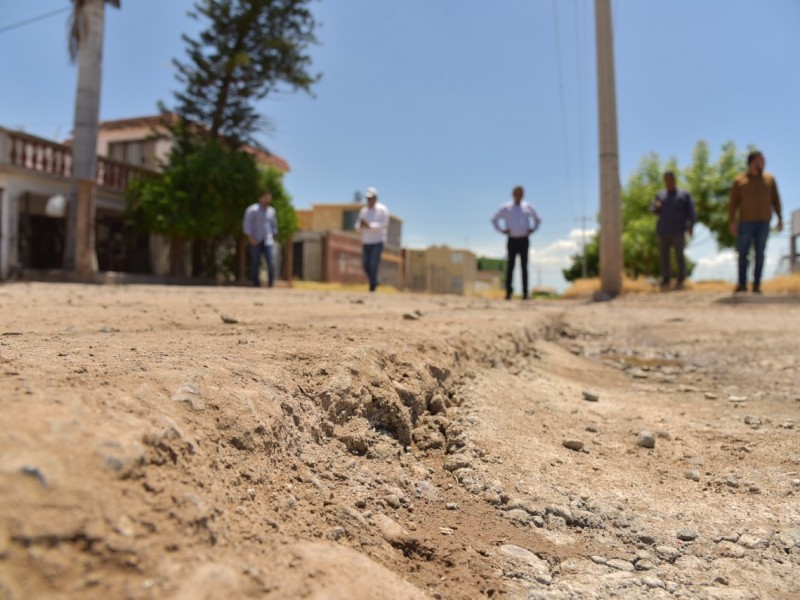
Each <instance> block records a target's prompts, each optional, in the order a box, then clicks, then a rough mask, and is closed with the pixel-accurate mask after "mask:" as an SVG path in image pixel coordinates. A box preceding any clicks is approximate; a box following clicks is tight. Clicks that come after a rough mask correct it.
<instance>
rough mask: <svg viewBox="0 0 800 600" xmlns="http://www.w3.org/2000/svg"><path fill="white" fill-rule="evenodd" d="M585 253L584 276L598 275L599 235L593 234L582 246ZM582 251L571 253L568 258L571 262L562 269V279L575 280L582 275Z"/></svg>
mask: <svg viewBox="0 0 800 600" xmlns="http://www.w3.org/2000/svg"><path fill="white" fill-rule="evenodd" d="M584 253H585V255H586V276H587V277H598V276H599V275H600V236H599V235H597V234H595V235H593V236H592V238H591V239H590V240H588V241H587V242H586V247H585V248H584ZM584 253H579V254H573V255H572V257H571V258H570V260H571V261H572V264H571V265H570V266H569V267H567V268H566V269H562V270H561V272H562V273H563V274H564V279H566V280H567V281H575V280H576V279H580V278H581V277H583V256H584Z"/></svg>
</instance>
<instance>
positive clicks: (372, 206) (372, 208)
mask: <svg viewBox="0 0 800 600" xmlns="http://www.w3.org/2000/svg"><path fill="white" fill-rule="evenodd" d="M366 198H367V205H366V206H362V207H361V210H360V211H358V221H357V222H356V227H358V229H359V230H361V243H362V244H363V246H362V248H363V254H362V260H363V265H364V272H365V273H366V274H367V279H368V280H369V291H370V292H374V291H375V288H377V287H378V267H380V264H381V253H382V252H383V244H384V243H385V242H386V234H387V232H388V231H389V209H387V208H386V206H384V205H383V204H381V203H380V202H378V191H377V190H376V189H375V188H374V187H371V188H368V189H367V193H366Z"/></svg>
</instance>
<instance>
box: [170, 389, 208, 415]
mask: <svg viewBox="0 0 800 600" xmlns="http://www.w3.org/2000/svg"><path fill="white" fill-rule="evenodd" d="M172 401H173V402H185V403H186V404H188V405H189V406H190V407H191V408H192V410H196V411H201V410H203V409H204V408H205V407H206V403H205V402H204V401H203V394H202V392H201V390H200V385H199V384H198V383H195V382H186V383H184V384H183V385H181V386H180V387H179V388H178V389H177V390H175V393H174V394H172Z"/></svg>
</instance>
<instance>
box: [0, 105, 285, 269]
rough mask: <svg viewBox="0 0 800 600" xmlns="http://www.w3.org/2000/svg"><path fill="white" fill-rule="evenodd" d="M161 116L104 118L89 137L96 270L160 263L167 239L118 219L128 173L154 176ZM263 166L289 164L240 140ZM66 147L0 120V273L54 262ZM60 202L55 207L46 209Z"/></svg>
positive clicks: (61, 237) (61, 228)
mask: <svg viewBox="0 0 800 600" xmlns="http://www.w3.org/2000/svg"><path fill="white" fill-rule="evenodd" d="M165 133H166V132H165V130H164V129H163V127H161V116H160V115H155V116H147V117H137V118H133V119H121V120H115V121H104V122H102V123H101V124H100V128H99V131H98V137H97V154H98V160H97V193H96V206H97V211H96V212H97V214H96V222H95V223H96V225H95V247H96V250H97V260H98V268H99V270H100V271H123V272H129V273H148V274H150V273H153V274H157V275H161V274H164V273H165V269H166V258H167V256H166V253H167V245H166V244H163V243H160V241H159V238H158V237H157V236H147V235H142V234H140V233H137V232H135V231H133V230H132V229H131V228H130V227H128V226H127V225H126V223H125V192H126V190H127V187H128V182H129V181H130V179H131V177H133V176H157V173H158V171H159V170H160V166H161V165H162V164H163V163H164V161H165V160H166V158H167V157H168V155H169V152H170V150H171V148H172V141H171V140H170V139H169V138H168V137H167V136H165V135H164V134H165ZM246 151H248V152H250V153H251V154H252V155H253V156H254V157H255V159H256V161H257V162H258V163H259V164H261V165H263V166H272V167H276V168H278V169H279V170H281V171H283V172H287V171H288V170H289V165H288V163H287V162H286V161H285V160H284V159H283V158H281V157H280V156H277V155H275V154H272V153H270V152H268V151H267V150H265V149H263V148H256V147H248V148H246ZM71 178H72V149H71V147H70V145H69V143H68V142H67V143H59V142H55V141H52V140H47V139H44V138H40V137H37V136H33V135H30V134H27V133H24V132H22V131H13V130H9V129H5V128H2V127H0V280H4V279H8V278H9V277H12V276H15V275H17V274H19V272H21V271H22V270H24V269H37V270H42V269H43V270H47V269H58V268H60V267H61V263H62V257H63V251H64V242H65V236H66V222H65V218H64V217H63V200H64V199H65V198H68V197H69V194H70V188H71V183H72V179H71ZM59 203H60V204H61V205H62V206H61V208H62V211H56V210H50V209H52V208H53V207H56V206H57V205H58V204H59Z"/></svg>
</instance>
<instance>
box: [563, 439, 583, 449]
mask: <svg viewBox="0 0 800 600" xmlns="http://www.w3.org/2000/svg"><path fill="white" fill-rule="evenodd" d="M561 444H562V445H563V446H564V448H569V449H570V450H575V451H576V452H580V451H581V450H583V442H581V441H580V440H564V441H562V442H561Z"/></svg>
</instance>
